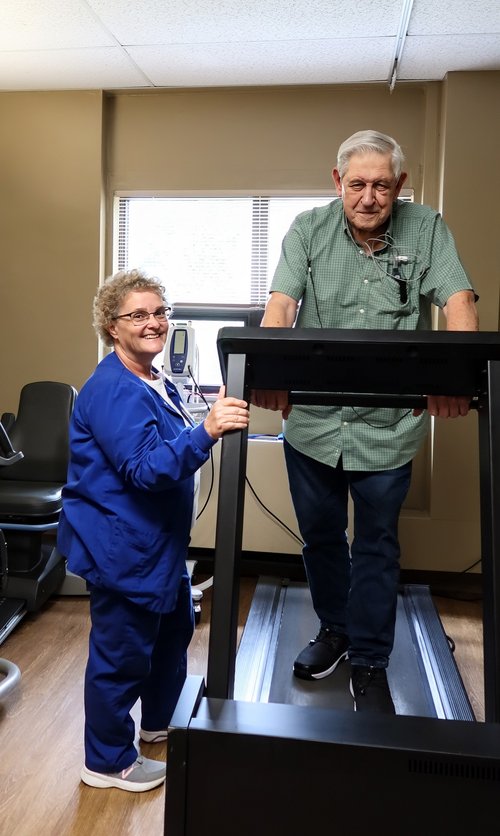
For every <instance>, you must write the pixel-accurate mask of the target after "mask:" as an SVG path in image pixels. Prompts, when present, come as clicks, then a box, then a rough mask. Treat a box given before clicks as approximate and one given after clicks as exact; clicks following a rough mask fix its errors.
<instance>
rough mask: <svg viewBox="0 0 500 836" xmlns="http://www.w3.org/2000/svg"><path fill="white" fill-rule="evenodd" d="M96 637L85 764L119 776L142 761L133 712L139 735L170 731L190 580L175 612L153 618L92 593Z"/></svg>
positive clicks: (182, 665)
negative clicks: (138, 709)
mask: <svg viewBox="0 0 500 836" xmlns="http://www.w3.org/2000/svg"><path fill="white" fill-rule="evenodd" d="M89 593H90V615H91V621H92V626H91V631H90V639H89V658H88V662H87V669H86V672H85V695H84V697H85V764H86V766H87V767H88V769H92V770H93V771H95V772H120V771H121V770H122V769H126V768H127V767H129V766H130V765H131V764H132V763H133V762H134V761H135V759H136V758H137V754H138V753H137V750H136V748H135V745H134V738H135V724H134V721H133V719H132V717H131V716H130V711H131V709H132V706H133V705H134V704H135V703H136V702H137V700H138V699H140V700H141V706H142V709H141V710H142V715H141V727H142V728H143V729H145V730H147V731H157V730H160V729H166V728H167V727H168V724H169V722H170V719H171V716H172V713H173V710H174V708H175V705H176V703H177V700H178V697H179V694H180V692H181V690H182V686H183V684H184V680H185V678H186V669H187V647H188V645H189V642H190V640H191V637H192V635H193V629H194V619H193V608H192V601H191V585H190V581H189V577H188V576H187V574H186V576H184V577H183V578H182V580H181V584H180V587H179V592H178V596H177V602H176V606H175V608H174V609H173V610H172V611H171V612H169V613H156V612H151V611H150V610H146V609H144V608H143V607H139V606H138V605H137V604H134V603H133V602H132V601H129V600H128V598H125V597H124V596H122V595H118V594H116V593H114V592H109V591H107V590H105V589H100V588H98V587H95V586H91V585H89Z"/></svg>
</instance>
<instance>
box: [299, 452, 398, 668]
mask: <svg viewBox="0 0 500 836" xmlns="http://www.w3.org/2000/svg"><path fill="white" fill-rule="evenodd" d="M284 451H285V459H286V464H287V470H288V480H289V484H290V491H291V495H292V501H293V505H294V508H295V514H296V516H297V521H298V524H299V529H300V533H301V535H302V539H303V540H304V547H303V552H302V553H303V558H304V566H305V570H306V575H307V580H308V583H309V588H310V590H311V597H312V602H313V606H314V609H315V611H316V614H317V616H318V618H319V620H320V622H321V626H322V627H329V628H330V629H332V630H334V631H335V632H337V633H341V634H346V635H347V636H348V638H349V658H350V660H351V663H352V664H356V665H374V666H375V667H380V668H384V667H387V665H388V662H389V656H390V653H391V651H392V647H393V644H394V628H395V622H396V605H397V594H398V583H399V556H400V548H399V541H398V520H399V513H400V510H401V506H402V504H403V502H404V499H405V497H406V494H407V493H408V488H409V486H410V478H411V462H408V463H407V464H405V465H403V466H402V467H399V468H396V469H395V470H382V471H373V472H365V471H354V470H344V469H343V466H342V460H340V461H339V463H338V465H337V467H330V466H329V465H326V464H322V463H321V462H318V461H316V460H315V459H311V458H309V456H305V455H304V454H303V453H299V452H298V450H295V448H293V447H292V446H291V445H290V444H288V442H287V441H285V442H284ZM349 491H350V493H351V497H352V501H353V506H354V537H353V541H352V544H351V548H350V549H349V543H348V541H347V534H346V529H347V500H348V493H349Z"/></svg>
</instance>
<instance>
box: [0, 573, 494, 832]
mask: <svg viewBox="0 0 500 836" xmlns="http://www.w3.org/2000/svg"><path fill="white" fill-rule="evenodd" d="M253 587H254V580H252V579H243V582H242V596H241V614H240V622H241V624H240V633H241V629H242V625H243V623H244V621H245V618H246V614H247V611H248V606H249V603H250V600H251V595H252V591H253ZM435 600H436V605H437V607H438V610H439V612H440V615H441V617H442V621H443V624H444V627H445V630H446V633H447V634H448V635H449V636H450V637H451V638H452V639H453V641H454V642H455V644H456V652H455V658H456V661H457V664H458V667H459V670H460V672H461V675H462V679H463V681H464V684H465V686H466V688H467V690H468V693H469V696H470V699H471V702H472V705H473V708H474V711H475V714H476V717H477V719H478V720H483V719H484V695H483V686H482V627H481V604H480V603H479V602H460V601H455V600H451V599H445V598H439V599H435ZM209 617H210V591H207V592H205V594H204V599H203V608H202V619H201V622H200V624H199V625H198V626H197V628H196V631H195V636H194V638H193V641H192V643H191V647H190V652H189V672H190V673H199V674H205V673H206V658H207V646H208V629H209V626H208V624H209ZM88 630H89V616H88V601H87V599H85V598H66V597H59V598H54V599H52V600H51V601H50V602H49V603H48V604H47V605H46V606H45V607H44V608H43V610H42V611H41V612H39V613H37V614H34V615H29V616H27V617H26V618H25V619H24V620H23V621H22V622H21V623H20V624H19V625H18V626H17V627H16V629H15V630H14V632H13V633H11V635H10V636H9V637H8V638H7V639H6V641H5V642H4V643H3V644H2V645H0V656H2V657H5V658H7V659H9V660H10V661H12V662H15V663H16V664H17V665H18V666H19V667H20V669H21V674H22V679H21V682H20V684H19V685H18V687H17V688H16V689H15V690H14V691H12V692H11V693H10V694H8V695H7V697H6V698H5V699H4V700H3V702H2V703H1V704H0V744H1V752H0V833H1V834H2V836H3V834H5V836H7V834H9V836H10V834H12V836H70V834H71V836H109V834H116V835H117V836H161V834H163V820H164V805H165V789H164V787H161V788H159V789H155V790H151V791H150V792H146V793H138V794H134V793H126V792H122V791H120V790H114V789H112V790H98V789H92V788H90V787H86V786H85V785H84V784H82V783H81V782H80V779H79V773H80V768H81V766H82V764H83V739H82V732H83V689H82V681H83V674H84V668H85V663H86V657H87V639H88ZM136 720H137V717H136ZM141 749H142V752H143V754H145V755H146V756H147V757H153V758H157V759H158V760H161V759H164V758H165V749H166V747H165V744H141ZM235 832H237V829H236V831H235ZM209 836H212V834H210V835H209ZM213 836H216V834H213Z"/></svg>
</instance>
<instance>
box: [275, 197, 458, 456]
mask: <svg viewBox="0 0 500 836" xmlns="http://www.w3.org/2000/svg"><path fill="white" fill-rule="evenodd" d="M396 279H399V280H396ZM402 284H403V292H402V290H401V285H402ZM462 290H472V286H471V283H470V280H469V278H468V276H467V274H466V272H465V270H464V267H463V265H462V263H461V261H460V258H459V255H458V253H457V249H456V246H455V242H454V239H453V236H452V234H451V232H450V230H449V229H448V227H447V226H446V224H445V223H444V221H443V219H442V217H441V215H440V214H439V213H438V212H436V211H435V210H433V209H431V208H430V207H428V206H421V205H419V204H414V203H409V202H404V201H399V200H398V201H395V203H394V206H393V211H392V214H391V219H390V223H389V227H388V230H387V232H386V234H385V236H384V246H383V247H382V248H381V249H378V250H374V252H373V254H372V255H367V254H366V253H365V251H364V250H363V249H362V247H361V245H359V244H357V243H356V242H355V240H354V239H353V237H352V235H351V232H350V229H349V226H348V224H347V221H346V218H345V215H344V211H343V204H342V201H341V200H334V201H333V202H332V203H330V204H328V205H327V206H322V207H318V208H316V209H312V210H310V211H308V212H303V213H302V214H300V215H298V217H297V218H296V219H295V221H294V222H293V224H292V226H291V227H290V229H289V231H288V233H287V234H286V236H285V238H284V240H283V244H282V251H281V257H280V260H279V262H278V266H277V268H276V272H275V275H274V278H273V281H272V285H271V292H273V291H279V292H280V293H284V294H286V295H287V296H290V297H292V298H293V299H295V300H296V301H297V302H300V307H299V312H298V316H297V322H296V327H303V328H353V329H354V328H355V329H359V328H372V329H388V330H431V327H432V325H431V305H432V304H435V305H437V306H438V307H443V306H444V305H445V304H446V302H447V300H448V299H449V297H450V296H451V295H452V294H454V293H457V292H458V291H462ZM428 422H429V419H428V415H427V413H426V412H424V413H423V415H421V416H419V417H418V418H415V417H414V416H413V415H412V411H411V410H409V411H408V410H404V409H394V408H387V409H386V408H383V409H382V408H358V407H355V408H354V407H328V406H297V405H295V406H294V407H293V409H292V411H291V413H290V416H289V418H288V420H287V421H285V423H284V434H285V438H286V439H287V441H289V443H290V444H291V445H292V446H293V447H295V448H296V449H297V450H299V451H300V452H302V453H304V454H306V455H308V456H310V457H312V458H314V459H317V460H318V461H321V462H324V463H325V464H328V465H331V466H333V467H335V466H336V465H337V463H338V461H339V458H340V457H341V456H342V463H343V467H344V468H345V469H346V470H358V471H359V470H364V471H372V470H390V469H393V468H396V467H400V466H401V465H403V464H405V463H406V462H408V461H409V460H410V459H412V458H413V457H414V455H415V453H416V452H417V450H418V448H419V446H420V444H421V443H422V441H423V439H424V438H425V436H426V434H427V430H428Z"/></svg>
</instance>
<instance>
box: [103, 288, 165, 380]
mask: <svg viewBox="0 0 500 836" xmlns="http://www.w3.org/2000/svg"><path fill="white" fill-rule="evenodd" d="M164 309H165V303H164V301H163V299H162V298H161V296H158V295H157V294H156V293H154V292H153V291H151V290H145V291H136V290H134V291H131V292H130V293H129V294H127V296H126V297H125V299H124V300H123V302H122V304H121V305H120V310H119V311H118V317H119V318H118V319H114V320H113V322H112V324H111V327H110V329H109V333H110V334H111V336H112V337H113V341H114V344H115V348H116V347H117V346H119V348H120V349H121V351H123V353H124V354H125V355H126V356H127V357H128V358H129V359H130V360H134V361H135V362H137V363H139V364H146V365H147V364H148V363H151V361H152V360H153V358H154V357H156V355H157V354H159V353H160V352H161V351H163V348H164V346H165V342H166V340H167V330H168V319H166V320H164V321H163V322H159V321H158V320H157V319H155V317H154V316H150V317H149V319H146V320H145V321H144V322H142V323H141V324H140V325H136V324H134V322H133V320H132V319H131V318H130V317H128V316H123V314H130V313H134V312H136V311H141V312H142V311H144V312H146V313H148V314H153V313H155V311H163V310H164Z"/></svg>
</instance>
